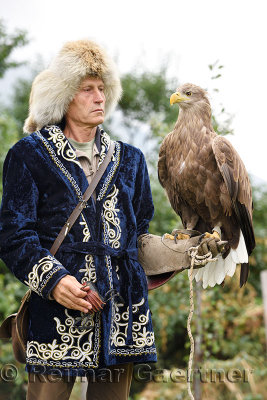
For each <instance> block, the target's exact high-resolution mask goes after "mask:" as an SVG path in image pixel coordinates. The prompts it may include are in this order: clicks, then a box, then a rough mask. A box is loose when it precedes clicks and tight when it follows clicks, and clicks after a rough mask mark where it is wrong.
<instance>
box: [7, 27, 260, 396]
mask: <svg viewBox="0 0 267 400" xmlns="http://www.w3.org/2000/svg"><path fill="white" fill-rule="evenodd" d="M27 42H28V39H27V33H26V32H22V31H16V32H13V33H8V32H7V30H6V28H5V25H4V23H3V22H1V21H0V79H2V78H3V77H4V75H5V72H7V71H8V70H10V69H12V68H16V67H18V66H19V65H21V63H16V62H15V61H12V52H13V51H14V50H15V49H17V48H18V47H19V46H24V45H26V44H27ZM207 68H209V69H210V72H211V82H212V83H213V90H214V93H215V92H216V91H217V89H216V79H220V76H221V74H222V71H223V66H222V65H220V64H219V63H218V62H215V63H214V64H213V65H209V66H207ZM30 69H32V71H33V72H32V75H34V74H36V72H37V71H36V69H38V68H36V67H34V68H33V67H32V66H29V70H30ZM34 69H35V70H34ZM31 81H32V77H30V78H27V79H25V78H23V77H22V78H20V79H18V80H17V82H16V84H15V86H14V87H13V88H12V93H11V95H9V96H8V98H6V96H5V93H1V100H0V101H1V103H0V175H1V176H0V178H1V182H2V167H3V161H4V159H5V155H6V153H7V151H8V149H9V148H10V147H11V146H12V145H13V144H14V143H15V142H16V141H18V140H19V139H20V138H22V137H23V132H22V126H23V123H24V120H25V118H26V116H27V113H28V99H29V92H30V87H31ZM178 84H179V82H178V81H177V79H176V78H171V77H169V76H168V68H167V63H166V64H162V65H161V66H160V68H159V69H158V72H150V71H146V70H145V68H142V67H141V68H140V66H139V67H138V68H135V69H133V70H132V71H131V72H129V73H127V74H124V75H123V76H122V85H123V89H124V96H123V98H122V100H121V102H120V104H119V107H118V111H116V113H115V114H114V116H113V117H112V119H109V120H108V121H107V122H106V123H105V129H106V130H107V132H109V133H110V134H111V135H112V137H113V138H119V139H121V140H124V141H126V142H128V143H131V144H133V145H135V146H137V147H139V148H141V149H142V151H143V152H144V153H145V156H146V160H147V162H148V166H149V172H150V179H151V186H152V192H153V199H154V205H155V216H154V219H153V221H152V222H151V225H150V232H151V233H153V234H157V235H162V234H163V233H165V232H171V231H172V229H173V228H176V227H179V226H180V221H179V220H178V217H177V216H176V215H175V213H174V212H173V211H172V209H171V208H170V206H169V203H168V200H167V197H166V196H165V194H164V192H163V189H162V188H161V186H160V185H159V183H158V179H157V168H156V164H157V157H158V150H159V145H160V143H161V141H162V140H163V137H164V136H165V135H166V134H167V133H168V132H170V131H171V130H172V129H173V126H174V123H175V121H176V119H177V114H178V109H177V108H175V107H172V108H171V107H169V100H168V99H169V96H170V94H171V93H172V92H173V91H174V90H175V88H176V87H177V86H178ZM211 95H212V93H211ZM231 118H232V116H231V115H228V114H227V113H226V111H225V110H224V108H221V109H220V110H219V112H218V111H217V112H216V114H215V115H214V117H213V124H214V127H215V129H216V131H217V132H218V133H219V134H223V135H226V134H232V133H233V132H232V129H231ZM251 181H252V185H253V198H254V228H255V233H256V240H257V247H256V249H255V251H254V252H253V255H252V256H251V257H250V265H251V269H250V271H251V272H250V276H249V282H248V283H247V285H246V286H245V288H243V289H242V290H239V287H238V280H239V278H238V274H236V276H235V277H234V278H233V279H227V280H226V283H225V286H224V287H218V286H216V287H215V288H210V289H207V290H205V291H204V290H201V288H200V287H198V293H197V295H198V300H197V310H196V313H195V317H194V320H193V328H192V329H193V333H194V336H195V337H196V338H197V341H198V343H200V350H199V352H198V355H197V356H198V359H197V364H196V366H199V367H201V369H202V370H205V369H207V370H209V371H210V370H214V371H216V370H217V371H218V370H224V371H225V372H227V371H229V370H231V369H233V368H238V369H239V370H240V371H246V373H247V375H248V378H249V379H247V382H242V380H241V381H239V382H238V383H231V382H230V381H228V380H224V382H219V379H217V381H216V383H214V382H212V383H210V379H208V382H206V383H201V386H200V390H201V391H202V395H201V394H200V395H198V399H200V398H203V399H214V398H216V399H217V400H223V399H229V400H231V399H238V400H242V399H243V400H263V399H266V392H267V387H266V380H267V379H266V378H267V371H266V367H265V362H266V359H265V354H266V344H265V334H264V325H263V304H262V294H261V286H260V272H261V271H262V270H263V269H265V268H266V262H267V251H266V244H267V187H266V185H265V184H264V183H263V182H259V180H257V178H256V177H251ZM1 193H2V187H1V188H0V196H1ZM188 287H189V283H188V277H187V273H184V274H179V275H177V276H176V277H175V278H174V279H173V280H172V281H170V282H169V283H167V284H165V285H164V286H163V287H162V288H160V289H157V290H155V291H152V292H150V296H149V298H150V307H151V310H152V313H153V323H154V329H155V337H156V344H157V349H158V359H159V361H158V363H157V365H156V368H161V369H162V371H163V375H164V373H165V374H166V373H168V371H171V370H173V369H177V368H181V369H184V370H185V369H186V368H187V361H188V355H189V341H188V338H187V331H186V322H187V316H188V310H189V289H188ZM26 289H27V288H26V287H25V286H24V285H22V284H21V283H20V282H19V281H17V280H16V279H15V278H14V276H13V275H12V274H11V272H10V271H8V270H7V268H6V267H5V265H4V263H3V262H1V261H0V321H2V320H3V319H4V318H5V317H6V316H7V315H8V314H10V313H12V312H16V310H17V308H18V305H19V302H20V299H21V297H22V295H23V293H24V292H25V291H26ZM8 363H13V364H15V365H16V366H17V368H18V371H19V373H18V377H17V379H16V380H15V381H13V382H10V383H7V382H4V381H3V380H2V373H1V375H0V400H4V399H10V398H12V399H13V400H17V399H23V398H25V390H26V382H27V379H26V374H25V372H24V367H23V366H21V365H19V364H18V363H16V362H15V361H14V359H13V356H12V348H11V344H10V343H1V347H0V368H1V371H2V368H3V366H4V365H6V364H8ZM164 371H165V372H164ZM156 380H157V379H156V378H154V379H153V380H152V382H149V383H141V382H137V381H136V380H133V384H132V389H131V398H132V399H135V400H163V399H164V400H165V399H166V400H168V399H172V400H174V399H177V400H178V399H179V400H180V399H186V398H187V394H186V384H185V382H181V383H174V382H171V381H169V382H162V379H158V380H159V381H158V382H156ZM166 380H167V379H165V381H166ZM195 381H196V382H197V381H199V379H198V375H197V374H196V376H195ZM76 398H77V399H78V398H79V393H78V391H77V390H76V391H75V392H74V393H73V395H72V399H76Z"/></svg>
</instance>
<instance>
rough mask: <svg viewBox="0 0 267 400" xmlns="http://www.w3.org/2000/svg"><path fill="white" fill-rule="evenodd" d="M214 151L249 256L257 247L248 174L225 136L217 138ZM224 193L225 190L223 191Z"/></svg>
mask: <svg viewBox="0 0 267 400" xmlns="http://www.w3.org/2000/svg"><path fill="white" fill-rule="evenodd" d="M212 149H213V152H214V156H215V159H216V162H217V165H218V168H219V170H220V172H221V174H222V177H223V180H224V183H225V186H226V189H227V191H228V193H229V195H230V198H231V205H232V210H233V212H234V214H235V217H236V219H237V223H238V224H239V226H240V229H241V231H242V233H243V236H244V239H245V243H246V248H247V252H248V255H250V254H251V252H252V250H253V249H254V247H255V236H254V230H253V225H252V209H253V203H252V193H251V186H250V181H249V177H248V173H247V171H246V168H245V166H244V164H243V161H242V160H241V158H240V157H239V155H238V153H237V152H236V150H235V149H234V147H233V146H232V144H231V143H230V142H229V141H228V140H227V139H226V138H225V137H223V136H216V137H215V138H214V140H213V142H212ZM222 192H223V190H222Z"/></svg>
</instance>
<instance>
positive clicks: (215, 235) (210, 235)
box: [203, 231, 221, 240]
mask: <svg viewBox="0 0 267 400" xmlns="http://www.w3.org/2000/svg"><path fill="white" fill-rule="evenodd" d="M203 237H204V239H215V240H216V239H217V240H221V236H220V235H219V233H218V232H217V231H213V233H209V232H205V233H204V236H203Z"/></svg>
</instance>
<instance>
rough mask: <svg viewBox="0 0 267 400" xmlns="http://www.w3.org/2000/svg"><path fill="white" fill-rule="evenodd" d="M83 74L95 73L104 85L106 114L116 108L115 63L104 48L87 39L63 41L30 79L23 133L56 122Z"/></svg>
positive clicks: (118, 85)
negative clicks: (63, 43) (64, 42)
mask: <svg viewBox="0 0 267 400" xmlns="http://www.w3.org/2000/svg"><path fill="white" fill-rule="evenodd" d="M86 76H96V77H99V78H101V79H102V81H103V82H104V85H105V89H104V92H105V96H106V105H105V111H106V112H105V115H106V116H108V115H109V114H110V113H111V112H112V110H113V109H114V108H115V107H116V105H117V103H118V101H119V99H120V97H121V94H122V88H121V83H120V78H119V74H118V71H117V68H116V66H115V63H114V62H113V60H112V59H111V58H110V57H109V56H108V55H107V54H106V52H105V50H104V49H103V48H101V47H100V46H99V45H98V44H96V43H94V42H92V41H90V40H77V41H75V42H68V43H66V44H65V45H64V46H63V48H62V49H61V51H60V52H59V53H58V55H57V56H56V57H55V59H54V60H53V61H52V63H51V64H50V66H49V68H48V69H46V70H44V71H42V72H41V73H40V74H39V75H37V76H36V78H35V79H34V81H33V84H32V89H31V95H30V108H29V116H28V118H27V119H26V121H25V124H24V128H23V129H24V132H26V133H32V132H35V131H36V130H38V129H41V128H42V127H43V126H45V125H51V124H56V123H59V122H60V121H61V120H62V118H63V117H64V115H65V113H66V111H67V110H68V107H69V104H70V102H71V101H72V99H73V97H74V96H75V94H76V93H77V91H78V89H79V86H80V84H81V81H82V80H83V79H84V78H85V77H86Z"/></svg>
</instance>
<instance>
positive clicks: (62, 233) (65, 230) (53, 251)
mask: <svg viewBox="0 0 267 400" xmlns="http://www.w3.org/2000/svg"><path fill="white" fill-rule="evenodd" d="M114 149H115V142H113V141H111V143H110V146H109V149H108V152H107V154H106V157H105V158H104V161H103V162H102V164H101V165H100V167H99V169H98V170H97V171H96V173H95V175H94V177H93V179H92V182H91V183H90V185H89V186H88V188H87V189H86V191H85V192H84V194H83V199H82V200H81V201H79V203H78V204H77V206H76V207H75V208H74V210H73V211H72V213H71V215H70V216H69V218H68V220H67V221H66V223H65V225H64V226H63V228H62V229H61V231H60V232H59V234H58V236H57V238H56V240H55V241H54V243H53V246H52V247H51V249H50V253H51V254H52V255H53V256H54V255H55V254H56V252H57V251H58V249H59V247H60V245H61V243H62V242H63V240H64V239H65V237H66V236H67V234H68V233H69V231H70V229H71V227H72V226H73V224H74V222H75V221H76V220H77V218H78V217H79V215H80V214H81V212H82V210H83V209H84V207H85V206H86V202H87V201H88V200H89V199H90V197H91V196H92V194H93V193H94V190H95V188H96V187H97V184H98V182H99V181H100V179H101V177H102V176H103V174H104V172H105V170H106V168H107V166H108V164H109V163H110V161H111V157H112V154H113V152H114Z"/></svg>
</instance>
